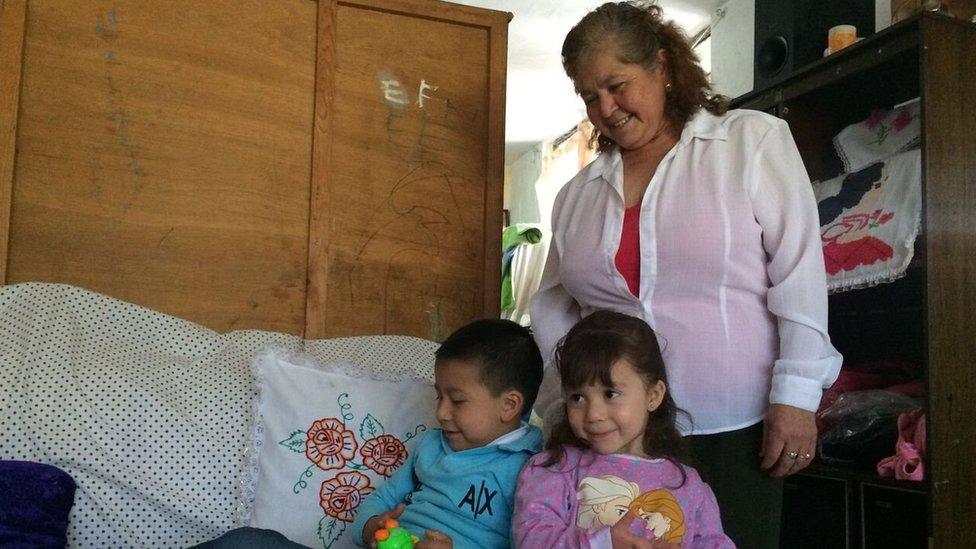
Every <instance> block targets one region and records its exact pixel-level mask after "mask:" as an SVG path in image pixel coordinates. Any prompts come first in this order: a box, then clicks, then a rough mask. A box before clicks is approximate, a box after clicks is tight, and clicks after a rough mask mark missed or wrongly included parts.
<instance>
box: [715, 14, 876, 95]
mask: <svg viewBox="0 0 976 549" xmlns="http://www.w3.org/2000/svg"><path fill="white" fill-rule="evenodd" d="M814 1H816V0H814ZM716 13H724V15H723V16H717V17H718V19H717V20H714V23H713V25H712V75H711V77H712V84H713V85H714V86H715V89H716V91H718V92H719V93H721V94H723V95H727V96H729V97H738V96H739V95H742V94H744V93H747V92H750V91H752V78H753V52H754V50H755V42H756V38H755V35H756V3H755V0H729V1H728V2H726V3H725V4H723V5H722V6H721V7H719V8H718V9H717V10H716ZM874 14H875V21H876V22H877V23H876V25H875V31H879V30H881V29H884V28H887V27H888V26H889V24H890V22H891V0H875V2H874Z"/></svg>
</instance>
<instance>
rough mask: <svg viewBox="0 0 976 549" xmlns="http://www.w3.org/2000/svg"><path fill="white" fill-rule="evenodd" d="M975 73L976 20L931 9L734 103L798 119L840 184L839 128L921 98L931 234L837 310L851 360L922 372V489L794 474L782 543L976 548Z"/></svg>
mask: <svg viewBox="0 0 976 549" xmlns="http://www.w3.org/2000/svg"><path fill="white" fill-rule="evenodd" d="M974 67H976V25H973V24H971V23H966V22H963V21H959V20H955V19H950V18H948V17H945V16H942V15H938V14H934V13H926V14H924V15H920V16H916V17H914V18H912V19H910V20H907V21H904V22H901V23H899V24H897V25H895V26H892V27H891V28H889V29H886V30H884V31H882V32H880V33H878V34H876V35H874V36H871V37H868V38H866V39H865V40H863V41H862V42H860V43H858V44H856V45H854V46H851V47H849V48H845V49H844V50H842V51H840V52H838V53H837V54H835V55H832V56H830V57H828V58H826V59H823V60H821V61H818V62H816V63H814V64H812V65H810V66H808V67H806V68H804V69H802V70H800V71H799V72H797V73H796V74H794V75H793V76H792V77H790V78H789V79H787V80H785V81H783V82H782V83H780V84H777V85H775V86H773V87H771V88H768V89H764V90H758V91H755V92H752V93H750V94H747V95H745V96H742V97H740V98H738V99H737V100H736V101H735V106H737V107H743V108H753V109H758V110H764V111H767V112H771V113H773V114H776V115H778V116H780V117H782V118H783V119H784V120H786V121H787V122H788V123H789V124H790V128H791V130H792V131H793V135H794V138H795V140H796V142H797V145H798V147H799V149H800V153H801V155H802V156H803V160H804V163H805V164H806V167H807V169H808V171H809V172H810V176H811V178H812V179H826V178H829V177H832V176H833V175H836V173H837V172H836V168H837V167H836V166H833V165H832V162H831V161H832V160H835V159H836V156H834V155H832V154H831V153H832V144H831V139H832V137H833V136H834V135H836V134H837V133H838V132H839V131H840V130H842V129H843V128H844V127H846V126H848V125H850V124H854V123H857V122H860V121H863V120H865V119H866V118H867V117H868V115H869V114H870V113H871V112H872V111H873V110H874V109H890V108H892V107H894V106H895V105H898V104H900V103H902V102H905V101H909V100H911V99H913V98H916V97H918V98H920V101H921V154H922V166H921V170H922V172H921V176H922V227H921V234H919V235H918V237H917V238H916V241H915V250H914V258H913V260H912V262H911V264H910V265H909V267H908V269H907V271H906V276H905V277H904V278H901V279H899V280H897V281H895V282H893V283H890V284H882V285H879V286H876V287H873V288H868V289H863V290H851V291H847V292H842V293H838V294H833V295H831V296H830V302H829V304H830V332H831V338H832V340H833V341H834V344H835V345H836V346H837V348H838V349H839V350H840V351H841V353H842V354H843V355H844V359H845V364H850V363H855V362H858V361H871V360H902V361H910V362H912V363H915V364H917V365H919V366H920V367H921V370H922V372H923V381H924V383H925V385H926V399H925V411H926V419H927V424H926V429H927V437H928V438H927V455H926V459H925V462H924V467H925V480H924V481H923V482H912V481H899V480H894V479H882V478H879V477H878V475H877V473H876V472H875V471H874V470H871V469H862V470H857V469H853V468H845V467H837V466H825V465H822V464H819V463H814V464H813V465H811V466H810V467H809V468H808V469H807V470H806V471H805V472H804V473H803V474H800V475H795V476H793V477H790V478H789V479H787V483H786V496H785V500H784V509H783V513H784V527H783V540H784V541H783V547H790V548H791V549H792V548H802V547H817V548H824V547H851V548H853V547H865V548H871V547H878V548H882V547H884V548H887V547H903V548H910V547H918V548H923V549H924V548H925V547H936V548H945V549H956V548H962V547H976V527H974V525H973V520H974V517H976V489H974V486H976V374H974V365H976V140H974V136H976V85H974V75H973V68H974ZM894 444H895V440H894V439H892V440H891V445H892V451H891V453H892V454H893V453H894Z"/></svg>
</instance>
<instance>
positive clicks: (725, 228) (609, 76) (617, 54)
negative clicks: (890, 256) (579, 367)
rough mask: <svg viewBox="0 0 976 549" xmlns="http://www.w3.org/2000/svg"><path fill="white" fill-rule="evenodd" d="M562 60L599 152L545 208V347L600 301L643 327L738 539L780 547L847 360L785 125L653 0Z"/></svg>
mask: <svg viewBox="0 0 976 549" xmlns="http://www.w3.org/2000/svg"><path fill="white" fill-rule="evenodd" d="M562 56H563V65H564V67H565V69H566V72H567V74H568V75H569V77H570V78H571V79H572V81H573V83H574V85H575V87H576V91H577V92H578V93H579V95H580V97H581V98H582V100H583V102H584V104H585V105H586V112H587V116H588V117H589V119H590V121H591V122H592V123H593V125H594V127H595V129H596V133H595V134H594V138H595V140H596V142H597V143H598V148H599V151H600V153H601V154H600V155H599V156H598V157H597V158H596V160H594V161H593V162H592V163H591V164H590V165H589V166H587V167H586V168H584V169H583V170H582V171H581V172H580V173H579V174H578V175H577V176H576V177H574V178H573V179H572V180H571V181H570V182H569V183H568V184H566V186H565V187H564V188H563V189H562V190H561V192H560V193H559V196H558V197H557V199H556V202H555V205H554V207H553V214H552V225H553V227H552V229H553V240H552V242H553V244H552V247H551V251H550V254H549V258H548V261H547V264H546V268H545V274H544V275H543V280H542V283H541V285H540V288H539V292H538V294H536V296H535V298H534V300H533V303H532V308H531V314H532V323H533V328H534V330H535V333H536V339H537V341H538V343H539V345H540V347H541V348H542V351H543V356H546V357H547V359H551V353H552V350H553V348H554V347H555V345H556V343H557V341H558V340H559V339H560V338H561V337H562V336H563V335H565V333H566V332H567V331H568V330H569V328H570V327H571V326H572V325H573V324H574V323H575V322H577V321H578V320H579V319H580V318H581V317H583V316H586V315H587V314H589V313H590V312H592V311H595V310H599V309H611V310H616V311H619V312H622V313H626V314H630V315H633V316H636V317H639V318H642V319H644V320H645V321H647V322H648V323H649V324H650V325H651V326H652V327H654V329H655V330H656V331H657V332H658V334H659V335H660V337H661V339H662V341H661V347H662V349H664V358H665V361H666V364H667V368H668V377H669V378H670V380H671V385H672V386H671V390H672V394H673V395H674V398H675V400H676V401H677V404H678V406H680V407H682V408H684V409H685V410H686V411H687V412H688V413H689V415H690V421H688V422H686V424H685V425H683V426H682V427H683V431H684V432H685V433H686V434H689V435H691V436H690V438H689V440H690V445H691V450H692V454H693V456H694V457H695V460H696V465H697V466H698V468H699V471H700V472H701V473H702V476H703V477H704V478H705V480H706V481H708V482H709V483H710V484H711V485H712V488H713V489H714V491H715V494H716V496H717V498H718V501H719V505H720V508H721V511H722V517H723V524H724V525H725V527H726V531H727V532H728V533H729V535H730V536H731V537H732V539H733V540H735V541H736V542H737V543H738V544H739V545H740V546H743V547H749V548H758V547H776V546H778V542H779V539H778V538H779V517H780V507H781V501H782V483H781V480H779V477H783V476H785V475H789V474H792V473H795V472H797V471H799V470H801V469H803V468H804V467H806V466H807V465H808V464H809V463H810V460H811V459H812V458H813V455H814V452H815V449H816V438H817V429H816V424H815V421H814V412H815V411H816V409H817V406H818V405H819V403H820V398H821V395H822V392H823V389H824V388H827V387H829V386H830V384H831V383H833V381H834V379H835V378H836V377H837V373H838V371H839V369H840V364H841V357H840V355H839V354H838V353H837V351H836V350H835V349H834V348H833V346H832V345H831V344H830V339H829V337H828V335H827V294H826V283H825V275H824V263H823V254H822V251H821V244H820V235H819V224H818V219H817V210H816V204H815V202H814V198H813V192H812V190H811V188H810V181H809V179H808V176H807V174H806V171H805V170H804V167H803V163H802V161H801V159H800V156H799V154H798V152H797V149H796V145H795V144H794V142H793V139H792V137H791V135H790V131H789V128H788V126H787V125H786V123H784V122H783V121H781V120H779V119H777V118H775V117H772V116H769V115H766V114H763V113H760V112H754V111H746V110H731V111H730V110H728V104H727V101H726V99H725V98H723V97H721V96H718V95H715V94H714V93H712V90H711V88H710V86H709V84H708V81H707V79H706V76H705V73H704V71H703V70H702V69H701V67H700V66H699V65H698V62H697V61H698V60H697V57H696V56H695V54H694V52H693V51H692V50H691V47H690V46H689V43H688V40H687V38H686V37H685V35H684V34H683V33H682V32H681V30H680V29H679V28H678V27H677V26H676V25H674V24H673V23H672V22H670V21H664V20H663V19H662V15H661V9H660V8H659V7H657V6H653V5H652V6H645V5H642V4H638V3H608V4H604V5H603V6H600V7H599V8H597V9H596V10H594V11H592V12H591V13H589V14H587V15H586V16H585V17H584V18H583V19H582V20H580V22H579V23H577V25H576V26H575V27H574V28H573V29H572V30H571V31H570V32H569V34H568V35H567V37H566V40H565V42H564V43H563V48H562ZM546 375H547V380H546V383H544V384H543V393H542V394H540V397H539V404H538V406H537V411H539V412H540V413H541V414H542V415H543V417H545V416H546V413H545V410H546V406H547V404H550V403H553V401H554V400H555V399H557V398H558V397H559V395H558V387H559V385H558V380H555V379H554V377H555V376H556V375H558V374H556V372H555V371H554V369H548V371H547V373H546Z"/></svg>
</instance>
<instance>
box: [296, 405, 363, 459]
mask: <svg viewBox="0 0 976 549" xmlns="http://www.w3.org/2000/svg"><path fill="white" fill-rule="evenodd" d="M305 434H306V436H307V437H308V438H306V439H305V456H306V457H308V459H310V460H311V461H312V463H314V464H316V465H318V467H319V469H322V470H325V471H328V470H329V469H341V468H342V467H344V466H345V465H346V460H348V459H352V458H354V457H356V447H357V446H358V444H357V443H356V436H355V435H354V434H353V432H352V431H349V430H347V429H346V426H345V425H343V423H342V422H341V421H339V420H338V419H336V418H334V417H327V418H325V419H320V420H318V421H316V422H315V423H313V424H312V426H311V427H309V428H308V431H306V433H305Z"/></svg>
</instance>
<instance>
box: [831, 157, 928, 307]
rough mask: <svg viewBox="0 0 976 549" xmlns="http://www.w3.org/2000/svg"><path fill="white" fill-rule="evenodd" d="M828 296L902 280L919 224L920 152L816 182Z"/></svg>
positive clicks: (920, 191) (911, 253)
mask: <svg viewBox="0 0 976 549" xmlns="http://www.w3.org/2000/svg"><path fill="white" fill-rule="evenodd" d="M813 190H814V195H815V196H816V198H817V203H818V209H819V211H820V235H821V240H822V241H823V254H824V263H825V267H826V270H827V290H828V291H831V292H837V291H844V290H851V289H855V288H865V287H869V286H875V285H877V284H880V283H883V282H892V281H894V280H896V279H898V278H900V277H902V276H904V274H905V269H906V268H907V267H908V264H909V263H910V262H911V260H912V256H913V255H914V245H915V237H916V236H917V235H918V231H919V227H920V224H921V208H922V184H921V152H920V151H919V150H918V149H914V150H911V151H907V152H904V153H899V154H896V155H894V156H892V157H890V158H888V159H887V160H885V161H883V162H877V163H875V164H871V165H870V166H868V167H866V168H864V169H862V170H860V171H858V172H854V173H849V174H844V175H841V176H839V177H835V178H833V179H829V180H827V181H823V182H815V183H814V185H813Z"/></svg>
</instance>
